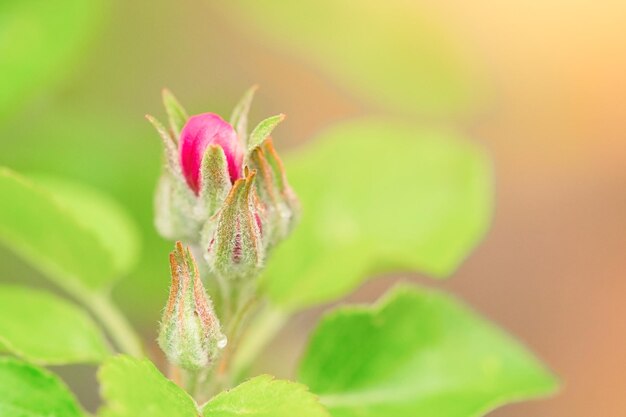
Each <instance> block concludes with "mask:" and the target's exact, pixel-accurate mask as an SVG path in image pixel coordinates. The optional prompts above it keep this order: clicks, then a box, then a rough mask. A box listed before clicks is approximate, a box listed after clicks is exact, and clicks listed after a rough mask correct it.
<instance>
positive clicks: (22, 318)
mask: <svg viewBox="0 0 626 417" xmlns="http://www.w3.org/2000/svg"><path fill="white" fill-rule="evenodd" d="M0 306H1V307H0V311H1V312H2V314H0V344H2V345H3V346H4V349H2V350H7V351H10V352H11V353H13V354H15V355H18V356H20V357H23V358H24V359H27V360H29V361H31V362H36V363H39V364H44V365H60V364H66V363H76V362H99V361H101V360H103V359H104V358H105V357H106V356H107V355H108V354H109V348H108V345H107V342H106V340H105V339H104V337H103V336H102V333H101V332H100V330H99V329H98V327H97V326H96V324H95V323H94V322H93V321H92V320H91V318H90V317H89V316H88V315H87V314H86V313H85V312H83V311H82V310H81V309H80V308H78V307H76V306H74V305H72V304H70V303H69V302H67V301H64V300H62V299H60V298H58V297H56V296H53V295H51V294H47V293H45V292H42V291H35V290H30V289H27V288H20V287H14V286H7V285H0Z"/></svg>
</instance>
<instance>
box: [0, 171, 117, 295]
mask: <svg viewBox="0 0 626 417" xmlns="http://www.w3.org/2000/svg"><path fill="white" fill-rule="evenodd" d="M0 195H1V196H2V204H0V242H2V243H3V244H4V245H5V246H7V247H9V248H10V249H12V250H13V251H14V252H16V253H17V254H19V255H20V256H22V257H23V258H25V259H26V260H28V261H29V262H30V263H32V264H33V265H34V266H35V267H37V268H38V269H39V270H41V271H42V272H43V273H44V274H46V275H47V276H48V277H49V278H50V279H52V280H53V281H55V282H56V283H57V284H58V285H60V286H61V287H63V288H65V289H67V290H69V291H70V292H72V293H74V292H76V290H77V289H83V288H85V287H87V288H89V289H91V290H97V289H102V288H103V287H105V286H106V285H107V284H109V283H110V282H111V279H112V278H114V277H115V269H114V266H113V262H112V258H111V255H110V254H109V253H108V251H107V250H106V249H105V248H104V246H103V245H102V244H101V243H100V241H99V239H98V238H97V237H96V236H95V235H94V234H93V233H91V232H89V231H88V230H87V229H85V228H84V227H82V226H80V225H79V224H78V222H77V221H76V220H75V219H74V216H72V214H71V213H70V212H69V211H67V210H66V209H65V208H63V207H62V206H60V205H59V204H57V203H56V202H55V201H54V199H53V198H52V197H51V196H50V194H49V193H48V192H46V191H45V190H43V189H41V188H39V187H37V186H35V185H34V184H32V183H31V182H30V181H29V180H27V179H25V178H23V177H21V176H19V175H17V174H16V173H14V172H12V171H10V170H8V169H6V168H0Z"/></svg>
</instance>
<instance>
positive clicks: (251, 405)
mask: <svg viewBox="0 0 626 417" xmlns="http://www.w3.org/2000/svg"><path fill="white" fill-rule="evenodd" d="M202 414H203V416H204V417H294V416H298V417H327V416H328V412H327V411H326V410H325V409H324V407H322V406H321V405H320V404H319V402H318V400H317V398H316V397H315V396H314V395H313V394H311V393H310V392H309V391H308V389H307V388H306V387H305V386H304V385H301V384H297V383H294V382H289V381H282V380H275V379H274V378H273V377H271V376H269V375H261V376H258V377H256V378H253V379H251V380H249V381H246V382H244V383H243V384H241V385H239V386H237V387H235V388H233V389H231V390H230V391H224V392H222V393H220V394H218V395H216V396H215V397H214V398H213V399H212V400H211V401H209V402H208V403H207V404H206V405H205V406H204V407H203V409H202Z"/></svg>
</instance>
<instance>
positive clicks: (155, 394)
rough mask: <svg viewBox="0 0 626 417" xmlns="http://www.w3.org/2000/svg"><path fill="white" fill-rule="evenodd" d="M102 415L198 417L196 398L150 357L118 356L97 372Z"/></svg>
mask: <svg viewBox="0 0 626 417" xmlns="http://www.w3.org/2000/svg"><path fill="white" fill-rule="evenodd" d="M98 377H99V380H100V383H101V384H102V397H103V398H104V400H105V404H104V406H103V408H102V409H101V410H100V415H101V416H103V417H138V416H141V417H197V416H198V411H197V409H196V405H195V403H194V401H193V399H192V398H191V397H190V396H189V395H188V394H187V393H186V392H185V391H183V390H182V389H181V388H180V387H179V386H178V385H176V384H174V383H173V382H172V381H170V380H169V379H167V378H165V377H164V376H163V375H162V374H161V373H160V372H159V370H158V369H157V368H156V367H155V366H154V364H153V363H152V362H150V361H149V360H147V359H133V358H130V357H127V356H117V357H113V358H111V359H109V360H108V361H107V362H105V364H104V365H103V366H102V368H101V369H100V372H99V373H98Z"/></svg>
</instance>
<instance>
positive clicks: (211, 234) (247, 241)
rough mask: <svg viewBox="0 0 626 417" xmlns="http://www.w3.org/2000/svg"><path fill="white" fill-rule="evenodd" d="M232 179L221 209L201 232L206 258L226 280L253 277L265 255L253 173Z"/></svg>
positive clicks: (260, 213) (260, 214)
mask: <svg viewBox="0 0 626 417" xmlns="http://www.w3.org/2000/svg"><path fill="white" fill-rule="evenodd" d="M246 175H247V176H246V178H241V179H238V180H237V181H235V184H234V185H233V188H232V189H231V190H230V193H229V194H228V196H227V197H226V200H225V201H224V204H223V206H222V208H221V209H220V211H218V213H217V214H216V215H215V216H214V217H213V218H211V219H210V220H209V221H208V222H207V223H206V226H205V229H204V231H203V247H204V248H205V259H206V261H207V263H208V264H209V267H210V268H211V270H212V271H213V272H214V273H215V274H217V275H219V276H221V277H224V278H226V279H237V278H247V277H254V276H256V275H258V273H259V272H260V270H261V268H262V266H263V261H264V258H265V246H264V244H263V238H262V233H263V222H262V215H263V213H262V211H261V207H260V206H259V201H258V198H257V196H256V193H255V191H254V188H253V184H254V177H255V175H256V173H255V172H248V173H246Z"/></svg>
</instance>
